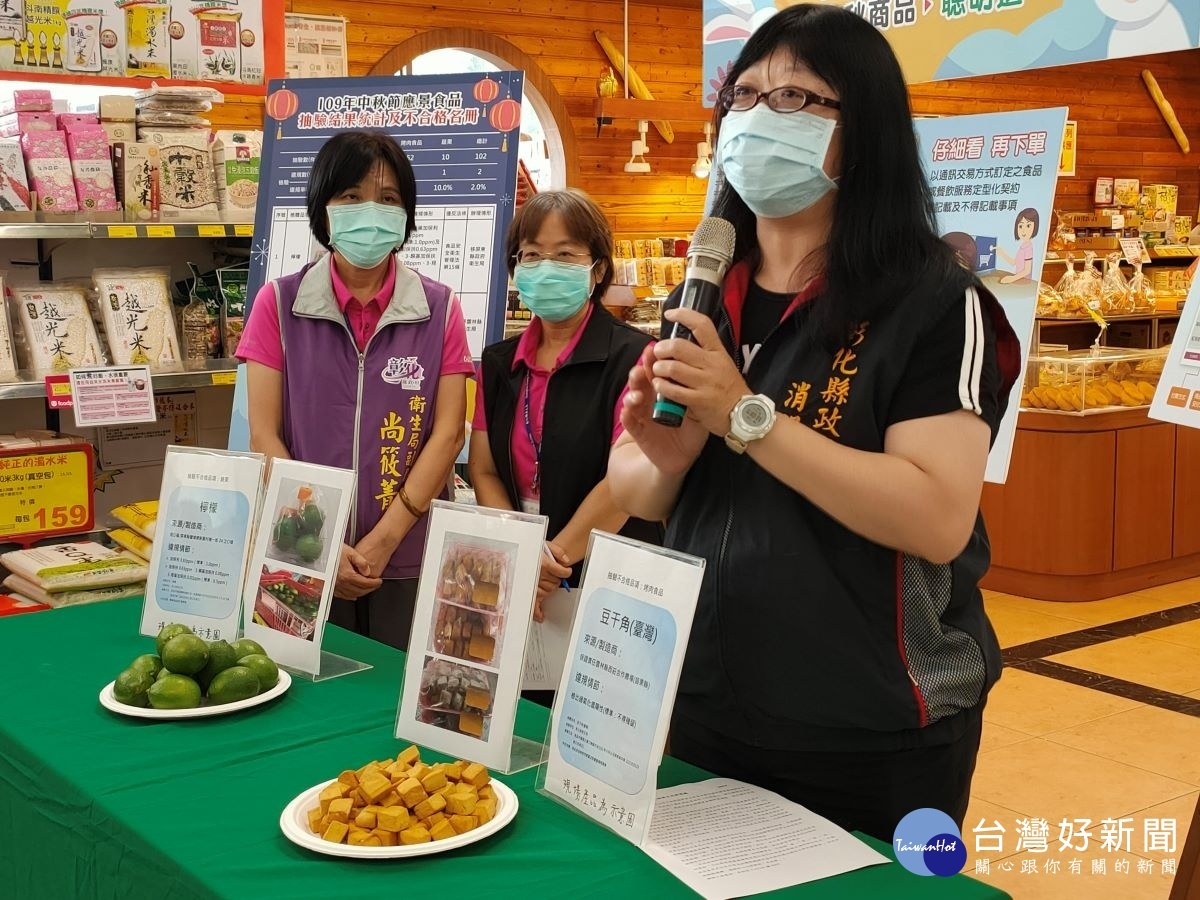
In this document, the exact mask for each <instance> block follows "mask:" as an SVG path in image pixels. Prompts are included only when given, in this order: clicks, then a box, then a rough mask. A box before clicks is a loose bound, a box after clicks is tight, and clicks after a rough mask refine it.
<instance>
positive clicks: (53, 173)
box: [21, 131, 79, 213]
mask: <svg viewBox="0 0 1200 900" xmlns="http://www.w3.org/2000/svg"><path fill="white" fill-rule="evenodd" d="M21 150H22V152H23V153H24V154H25V168H26V169H27V170H28V172H29V183H30V186H31V187H32V188H33V190H34V191H35V192H36V193H37V205H38V209H39V210H40V211H42V212H53V213H66V212H78V211H79V203H78V201H77V200H76V198H75V176H74V173H73V172H72V170H71V157H70V155H69V154H68V153H67V135H66V133H65V132H62V131H31V132H28V133H26V134H23V135H21Z"/></svg>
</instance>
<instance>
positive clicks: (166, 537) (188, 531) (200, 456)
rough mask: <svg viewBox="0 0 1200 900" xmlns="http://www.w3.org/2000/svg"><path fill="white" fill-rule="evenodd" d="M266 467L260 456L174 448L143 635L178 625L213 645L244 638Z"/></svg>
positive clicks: (167, 467)
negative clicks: (250, 556) (250, 554)
mask: <svg viewBox="0 0 1200 900" xmlns="http://www.w3.org/2000/svg"><path fill="white" fill-rule="evenodd" d="M262 467H263V457H262V455H261V454H259V453H234V452H230V451H228V450H207V449H201V448H197V447H168V448H167V454H166V460H165V462H164V464H163V477H162V490H161V492H160V493H159V498H158V530H157V533H156V535H155V539H154V545H153V549H152V551H151V554H150V576H149V578H148V579H147V581H146V603H145V605H144V606H143V608H142V629H141V630H142V634H148V635H156V634H158V632H159V631H160V630H161V629H162V627H163V626H164V625H167V624H169V623H171V622H178V623H180V624H182V625H187V626H188V627H190V628H191V629H192V631H194V632H195V633H196V634H198V635H199V636H200V637H202V638H205V639H207V640H226V641H234V640H236V639H237V636H238V618H239V616H238V613H239V603H238V601H239V600H240V599H241V594H242V582H243V581H244V580H245V576H246V553H247V550H248V548H249V546H250V536H251V533H252V530H253V527H254V514H255V512H256V510H257V508H258V496H259V491H260V490H261V486H262Z"/></svg>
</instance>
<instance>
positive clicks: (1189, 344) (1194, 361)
mask: <svg viewBox="0 0 1200 900" xmlns="http://www.w3.org/2000/svg"><path fill="white" fill-rule="evenodd" d="M1150 418H1152V419H1158V420H1160V421H1162V422H1174V423H1175V424H1176V425H1184V426H1187V427H1189V428H1200V275H1197V276H1195V277H1194V278H1192V289H1191V291H1190V292H1189V293H1188V298H1187V302H1186V303H1185V304H1184V306H1183V312H1181V313H1180V314H1179V328H1178V330H1177V331H1176V332H1175V340H1174V342H1173V343H1172V344H1171V350H1170V352H1169V353H1168V354H1167V362H1166V364H1165V365H1164V366H1163V373H1162V376H1161V377H1160V378H1159V379H1158V389H1157V390H1156V391H1155V392H1154V402H1153V403H1152V404H1151V405H1150Z"/></svg>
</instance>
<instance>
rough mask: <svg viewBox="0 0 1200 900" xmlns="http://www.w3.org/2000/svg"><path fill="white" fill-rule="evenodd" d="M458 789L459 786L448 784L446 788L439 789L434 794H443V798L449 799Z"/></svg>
mask: <svg viewBox="0 0 1200 900" xmlns="http://www.w3.org/2000/svg"><path fill="white" fill-rule="evenodd" d="M457 787H458V785H457V784H452V783H449V782H448V783H447V784H446V786H445V787H440V788H438V789H437V790H436V791H434V793H435V794H441V795H442V796H443V797H449V796H450V794H452V793H453V792H454V790H455V788H457Z"/></svg>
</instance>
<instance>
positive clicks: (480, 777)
mask: <svg viewBox="0 0 1200 900" xmlns="http://www.w3.org/2000/svg"><path fill="white" fill-rule="evenodd" d="M462 780H463V781H465V782H467V784H470V785H471V786H472V787H474V788H476V789H479V788H481V787H483V786H484V785H485V784H487V783H488V782H489V781H491V780H492V776H491V775H489V774H488V770H487V769H485V768H484V767H483V766H481V765H480V764H479V763H471V764H470V765H469V766H467V767H466V768H465V769H463V777H462Z"/></svg>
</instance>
